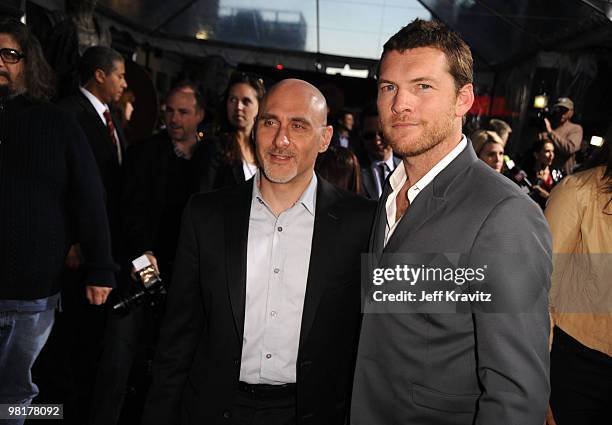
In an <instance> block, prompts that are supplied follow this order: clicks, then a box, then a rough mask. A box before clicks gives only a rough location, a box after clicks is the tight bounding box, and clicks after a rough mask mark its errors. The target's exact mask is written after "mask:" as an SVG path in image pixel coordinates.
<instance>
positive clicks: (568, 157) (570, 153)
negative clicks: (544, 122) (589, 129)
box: [548, 120, 582, 176]
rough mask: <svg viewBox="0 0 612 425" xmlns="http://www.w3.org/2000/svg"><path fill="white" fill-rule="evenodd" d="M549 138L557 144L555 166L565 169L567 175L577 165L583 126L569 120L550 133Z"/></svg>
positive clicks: (564, 172)
mask: <svg viewBox="0 0 612 425" xmlns="http://www.w3.org/2000/svg"><path fill="white" fill-rule="evenodd" d="M548 138H549V139H550V141H551V142H553V145H555V160H554V163H553V166H554V167H555V168H560V169H561V170H563V174H565V175H566V176H567V175H570V174H571V173H572V171H573V170H574V166H575V165H576V152H578V151H579V150H580V145H581V144H582V127H581V126H580V125H579V124H575V123H573V122H571V121H569V120H568V121H565V122H564V123H563V124H561V125H560V126H559V127H557V128H555V129H554V130H553V131H551V132H550V133H548Z"/></svg>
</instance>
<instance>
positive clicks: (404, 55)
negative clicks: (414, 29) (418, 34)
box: [380, 47, 450, 78]
mask: <svg viewBox="0 0 612 425" xmlns="http://www.w3.org/2000/svg"><path fill="white" fill-rule="evenodd" d="M410 70H414V71H415V72H419V71H427V75H424V76H425V77H427V76H431V74H433V73H436V72H438V73H443V72H446V73H449V75H450V67H449V65H448V60H447V58H446V54H445V53H444V52H443V51H442V50H440V49H438V48H435V47H415V48H413V49H406V50H403V51H401V52H400V51H399V50H392V51H390V52H387V53H385V55H384V56H383V58H382V61H381V66H380V74H381V75H380V77H381V78H382V77H383V74H395V73H402V74H403V73H405V72H406V71H410Z"/></svg>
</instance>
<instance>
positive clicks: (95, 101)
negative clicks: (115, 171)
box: [79, 87, 122, 164]
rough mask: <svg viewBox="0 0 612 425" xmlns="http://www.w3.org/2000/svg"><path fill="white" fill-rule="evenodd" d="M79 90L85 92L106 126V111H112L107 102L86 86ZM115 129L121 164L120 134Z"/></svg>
mask: <svg viewBox="0 0 612 425" xmlns="http://www.w3.org/2000/svg"><path fill="white" fill-rule="evenodd" d="M79 90H81V93H83V95H84V96H85V97H86V98H87V100H89V102H90V103H91V104H92V106H93V107H94V109H95V110H96V112H97V113H98V116H99V117H100V119H101V120H102V124H104V127H106V126H107V124H106V118H104V112H105V111H110V109H108V105H106V104H105V103H102V102H101V101H100V99H98V98H97V97H96V96H94V95H93V94H92V93H91V92H90V91H89V90H87V89H86V88H85V87H79ZM113 131H114V132H115V140H117V158H118V159H119V164H121V159H122V158H121V146H119V143H120V142H119V135H118V134H117V129H114V130H113Z"/></svg>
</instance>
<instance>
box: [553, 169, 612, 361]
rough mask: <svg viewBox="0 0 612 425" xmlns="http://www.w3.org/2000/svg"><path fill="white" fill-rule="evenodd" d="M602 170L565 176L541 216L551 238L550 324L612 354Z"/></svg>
mask: <svg viewBox="0 0 612 425" xmlns="http://www.w3.org/2000/svg"><path fill="white" fill-rule="evenodd" d="M604 171H605V167H603V166H602V167H597V168H593V169H591V170H587V171H584V172H580V173H577V174H574V175H572V176H569V177H566V178H565V179H564V180H562V181H561V183H559V185H557V186H556V187H555V188H554V189H553V191H552V193H551V195H550V199H549V201H548V205H547V206H546V210H545V213H544V214H545V215H546V219H547V220H548V223H549V225H550V229H551V232H552V236H553V253H554V262H553V275H552V287H551V291H550V297H551V299H550V305H551V312H552V318H553V321H554V324H556V325H557V326H558V327H560V328H561V329H563V330H564V331H565V332H566V333H568V334H569V335H571V336H572V337H573V338H575V339H577V340H578V341H580V342H581V343H582V344H583V345H585V346H587V347H589V348H592V349H594V350H598V351H601V352H603V353H605V354H607V355H608V356H612V202H608V201H609V200H610V198H612V194H610V193H603V191H602V190H601V188H602V180H601V178H602V176H603V173H604Z"/></svg>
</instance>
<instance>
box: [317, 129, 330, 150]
mask: <svg viewBox="0 0 612 425" xmlns="http://www.w3.org/2000/svg"><path fill="white" fill-rule="evenodd" d="M333 135H334V127H332V126H331V125H327V126H325V128H324V129H323V133H322V134H321V144H320V145H319V153H322V152H325V151H326V150H327V148H328V147H329V144H330V143H331V139H332V136H333Z"/></svg>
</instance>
